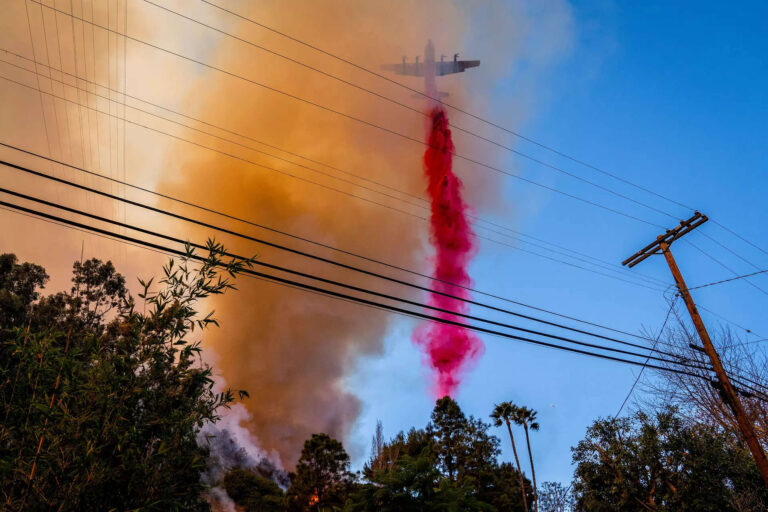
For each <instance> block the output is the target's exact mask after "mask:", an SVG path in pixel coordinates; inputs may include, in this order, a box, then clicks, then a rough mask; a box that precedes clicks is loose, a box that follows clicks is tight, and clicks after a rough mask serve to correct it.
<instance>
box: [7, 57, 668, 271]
mask: <svg viewBox="0 0 768 512" xmlns="http://www.w3.org/2000/svg"><path fill="white" fill-rule="evenodd" d="M0 51H2V52H5V53H6V54H9V55H13V56H15V57H18V58H20V59H23V60H26V61H30V62H33V61H32V60H31V59H29V58H27V57H24V56H23V55H20V54H17V53H14V52H11V51H8V50H7V49H4V48H0ZM0 62H4V63H6V64H8V65H10V66H13V67H16V68H18V69H22V70H24V71H27V72H29V73H35V72H34V71H33V70H30V69H27V68H25V67H23V66H20V65H18V64H14V63H11V62H8V61H4V60H0ZM36 64H39V65H42V66H44V67H46V68H48V69H52V70H55V71H58V72H61V73H63V74H65V75H68V76H71V77H72V78H73V79H74V80H76V83H77V81H83V82H85V83H86V84H92V85H94V86H96V87H100V88H103V89H106V90H107V91H109V92H114V93H117V94H121V95H124V96H125V97H128V98H131V99H134V100H137V101H140V102H142V103H146V104H147V105H150V106H152V107H155V108H158V109H161V110H165V111H167V112H170V113H172V114H174V115H178V116H180V117H183V118H186V119H189V120H191V121H194V122H196V123H201V124H204V125H206V126H210V127H211V128H214V129H216V130H221V131H224V132H227V133H230V134H232V135H233V136H236V137H239V138H244V139H248V140H251V141H253V142H256V143H257V144H260V145H263V146H268V147H270V148H273V149H276V150H278V151H280V152H283V153H287V154H290V155H292V156H296V157H298V158H301V159H303V160H307V161H310V162H313V163H316V164H319V165H322V166H324V167H328V168H330V169H333V170H335V171H338V172H340V173H343V174H346V175H349V176H353V177H355V178H357V179H360V180H362V181H366V182H369V183H373V184H375V185H378V186H380V187H382V188H385V189H388V190H392V191H394V192H398V193H400V194H403V195H405V196H409V197H412V198H414V199H416V200H417V201H418V202H419V204H414V203H412V202H409V201H406V200H404V199H402V198H400V197H396V196H393V195H391V194H388V193H385V192H381V191H379V190H375V189H373V188H369V187H366V186H364V185H360V184H359V183H355V182H353V181H350V180H346V179H343V178H339V177H338V176H334V175H332V174H329V173H326V172H324V171H321V170H319V169H316V168H314V167H310V166H307V165H304V164H301V163H299V162H295V161H293V160H289V159H286V158H282V157H280V156H278V155H275V154H273V153H268V152H265V151H262V150H261V149H259V148H256V147H254V146H251V145H245V144H242V143H240V142H238V141H235V140H232V139H228V138H225V137H221V136H220V135H217V134H214V133H211V132H208V131H205V130H201V129H199V128H196V127H194V126H189V125H187V124H184V123H180V122H178V121H176V120H174V119H169V118H167V117H164V116H160V115H158V114H156V113H154V112H150V111H148V110H144V109H140V108H138V107H135V106H132V105H126V104H125V103H122V106H123V107H124V108H125V107H126V106H127V108H130V109H132V110H135V111H137V112H141V113H144V114H147V115H151V116H153V117H157V118H158V119H162V120H164V121H167V122H170V123H173V124H176V125H179V126H182V127H184V128H187V129H189V130H193V131H195V132H198V133H203V134H205V135H208V136H210V137H213V138H216V139H218V140H222V141H225V142H228V143H231V144H234V145H237V146H240V147H243V148H245V149H248V150H250V151H254V152H256V153H260V154H263V155H266V156H268V157H270V158H274V159H276V160H280V161H283V162H286V163H289V164H291V165H295V166H297V167H301V168H304V169H307V170H309V171H312V172H315V173H318V174H321V175H323V176H326V177H330V178H332V179H335V180H339V181H342V182H344V183H348V184H351V185H353V186H355V187H358V188H362V189H365V190H369V191H371V192H375V193H378V194H382V195H384V196H385V197H389V198H391V199H394V200H397V201H403V202H404V203H405V204H408V205H411V206H414V207H416V208H420V209H422V210H425V211H429V208H428V205H429V202H428V201H427V200H425V199H424V198H423V197H421V196H418V195H416V194H412V193H409V192H406V191H403V190H400V189H398V188H395V187H392V186H389V185H386V184H383V183H381V182H378V181H376V180H372V179H370V178H367V177H365V176H361V175H359V174H355V173H352V172H350V171H345V170H343V169H340V168H338V167H335V166H332V165H329V164H327V163H324V162H320V161H317V160H314V159H312V158H308V157H306V156H304V155H301V154H298V153H295V152H291V151H288V150H285V149H283V148H279V147H277V146H274V145H271V144H269V143H266V142H264V141H262V140H258V139H255V138H253V137H250V136H247V135H243V134H239V133H237V132H234V131H231V130H228V129H226V128H223V127H221V126H217V125H215V124H212V123H209V122H207V121H204V120H202V119H199V118H195V117H192V116H189V115H186V114H184V113H182V112H178V111H176V110H173V109H169V108H167V107H164V106H162V105H158V104H156V103H152V102H150V101H147V100H145V99H143V98H140V97H137V96H132V95H130V94H123V93H122V91H119V90H115V89H111V88H109V87H107V86H104V85H103V84H100V83H98V82H92V81H89V80H85V79H82V78H80V77H78V76H76V75H72V74H71V73H67V72H65V71H62V70H60V69H57V68H53V67H50V66H45V65H44V64H41V63H36ZM47 78H48V79H50V80H52V81H55V82H57V83H61V84H62V85H65V86H68V87H74V88H77V90H78V91H80V90H81V89H80V88H79V86H78V85H72V84H69V83H67V82H65V81H63V80H57V79H55V78H52V77H51V76H50V73H49V75H47ZM84 92H85V93H86V94H92V95H94V96H96V97H99V98H103V99H105V100H107V101H111V102H115V101H116V100H114V99H112V98H111V97H110V96H104V95H101V94H98V93H94V92H90V91H88V90H85V91H84ZM46 94H47V93H46ZM57 97H58V96H57ZM62 99H64V100H65V101H71V100H69V99H67V98H66V97H64V98H62ZM77 105H78V106H83V105H82V104H80V103H77ZM85 108H91V107H89V106H85ZM98 112H100V113H103V114H105V115H108V116H113V115H114V114H111V113H107V112H102V111H98ZM118 118H119V119H121V120H123V121H124V122H125V118H120V117H119V116H118ZM128 122H129V123H130V121H128ZM142 126H143V125H142ZM161 133H163V134H166V133H165V132H161ZM166 135H167V134H166ZM184 140H185V141H186V139H184ZM209 149H210V148H209ZM214 151H215V150H214ZM270 170H272V169H270ZM311 183H313V184H316V183H315V182H311ZM355 197H357V196H355ZM376 204H378V203H376ZM398 211H401V212H402V210H398ZM403 213H407V214H409V215H411V213H410V212H403ZM469 217H470V218H471V219H472V220H474V221H476V222H480V223H483V224H487V225H490V226H493V227H494V228H499V229H503V230H504V231H509V232H511V233H514V234H515V235H517V236H519V237H524V238H517V237H513V236H511V235H508V234H506V233H500V232H498V231H495V230H494V229H490V228H488V227H486V226H484V225H477V226H476V227H478V228H480V229H484V230H486V231H488V232H490V233H494V234H496V235H499V236H503V237H510V238H512V239H514V240H516V241H519V242H522V243H525V244H529V245H532V246H534V247H538V248H541V249H544V250H547V251H550V252H554V253H555V254H560V255H563V256H567V257H569V258H573V259H575V260H578V261H582V262H584V263H587V264H589V265H594V266H597V267H599V268H603V269H605V270H608V271H610V272H617V273H619V274H621V275H622V277H623V278H626V277H627V274H626V272H624V271H623V269H622V268H621V267H620V266H618V265H615V264H613V263H611V262H608V261H605V260H602V259H600V258H596V257H594V256H591V255H587V254H584V253H581V252H579V251H576V250H573V249H569V248H567V247H563V246H560V245H558V244H554V243H552V242H549V241H546V240H542V239H540V238H537V237H534V236H531V235H528V234H526V233H523V232H521V231H518V230H515V229H512V228H509V227H507V226H504V225H501V224H498V223H496V222H493V221H490V220H488V219H486V218H483V217H480V216H477V215H473V214H469ZM480 238H484V239H487V240H490V241H494V242H497V243H501V242H499V241H498V240H495V239H488V238H485V237H482V236H480ZM528 238H530V239H532V240H535V241H537V242H542V243H544V244H547V245H550V246H553V247H555V248H557V249H562V250H565V251H567V252H569V253H573V254H576V255H578V256H581V257H584V258H588V259H589V260H594V262H593V261H587V260H585V259H583V258H581V257H577V256H573V255H572V254H563V253H562V252H560V251H558V250H555V249H552V248H551V247H544V246H541V245H538V244H536V243H534V242H531V241H529V240H527V239H528ZM504 245H506V244H504ZM516 249H518V250H521V249H519V248H516ZM533 254H535V253H533ZM595 262H598V263H600V264H601V265H598V264H597V263H595ZM606 266H607V267H615V269H614V268H606ZM636 277H638V278H639V279H641V280H643V281H648V282H650V281H653V282H654V284H664V285H666V283H665V282H664V281H662V280H660V279H657V278H654V277H651V276H648V275H645V274H640V275H639V276H636Z"/></svg>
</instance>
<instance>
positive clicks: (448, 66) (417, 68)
mask: <svg viewBox="0 0 768 512" xmlns="http://www.w3.org/2000/svg"><path fill="white" fill-rule="evenodd" d="M479 65H480V61H479V60H452V61H447V62H444V61H441V62H427V63H424V62H403V63H401V64H386V65H384V66H382V69H384V70H386V71H392V72H394V73H397V74H398V75H407V76H424V73H425V68H426V66H434V68H435V75H436V76H443V75H451V74H453V73H463V72H464V71H465V70H466V69H468V68H476V67H478V66H479Z"/></svg>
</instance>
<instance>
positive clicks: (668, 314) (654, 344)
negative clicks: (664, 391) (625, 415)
mask: <svg viewBox="0 0 768 512" xmlns="http://www.w3.org/2000/svg"><path fill="white" fill-rule="evenodd" d="M676 300H677V296H675V298H673V299H672V300H671V301H670V303H669V310H668V311H667V316H666V317H665V318H664V323H662V324H661V329H659V334H658V335H657V336H656V339H655V340H654V342H653V347H651V353H653V351H655V350H656V345H657V344H658V343H659V339H660V338H661V335H662V334H663V333H664V329H665V328H666V327H667V322H668V321H669V316H670V315H671V314H672V309H673V308H674V307H675V301H676ZM649 361H650V356H649V358H648V359H646V360H645V362H646V363H648V362H649ZM643 370H645V365H643V366H642V367H640V371H639V372H638V374H637V377H636V378H635V381H634V382H633V383H632V387H631V388H629V392H628V393H627V396H626V397H625V398H624V401H623V402H621V407H619V410H618V411H617V412H616V414H614V415H613V417H614V418H618V417H619V415H620V414H621V411H623V410H624V406H625V405H626V404H627V401H628V400H629V397H630V396H632V392H633V391H634V390H635V386H637V383H638V382H639V381H640V377H642V376H643Z"/></svg>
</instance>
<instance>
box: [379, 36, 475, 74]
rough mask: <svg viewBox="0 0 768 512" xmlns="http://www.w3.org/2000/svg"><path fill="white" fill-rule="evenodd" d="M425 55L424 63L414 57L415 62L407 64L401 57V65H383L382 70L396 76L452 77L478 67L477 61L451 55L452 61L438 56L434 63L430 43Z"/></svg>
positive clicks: (433, 53) (433, 54)
mask: <svg viewBox="0 0 768 512" xmlns="http://www.w3.org/2000/svg"><path fill="white" fill-rule="evenodd" d="M425 53H426V55H425V58H424V62H419V57H418V56H417V57H416V62H413V63H409V62H406V61H405V57H403V62H402V64H385V65H384V66H382V69H384V70H386V71H394V72H395V73H397V74H398V75H407V76H426V75H432V73H434V75H432V76H443V75H452V74H453V73H463V72H464V71H465V70H467V69H469V68H476V67H478V66H479V65H480V61H479V60H459V54H458V53H455V54H454V55H453V61H448V62H446V61H445V55H441V56H440V62H435V50H434V47H433V46H432V41H430V42H429V43H427V48H426V52H425Z"/></svg>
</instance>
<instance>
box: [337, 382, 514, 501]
mask: <svg viewBox="0 0 768 512" xmlns="http://www.w3.org/2000/svg"><path fill="white" fill-rule="evenodd" d="M489 427H490V426H489V425H488V424H486V423H484V422H482V421H480V420H478V419H475V418H473V417H472V416H469V417H467V416H466V415H465V414H464V413H463V412H462V411H461V408H460V407H459V406H458V404H457V403H456V402H455V401H454V400H452V399H451V398H449V397H444V398H441V399H439V400H438V401H437V402H436V403H435V408H434V410H433V412H432V418H431V421H430V423H429V424H428V425H427V427H426V428H425V429H411V430H410V431H409V432H408V433H407V434H404V433H402V432H400V433H399V434H397V435H396V436H395V437H394V438H393V439H392V440H390V441H389V442H385V443H384V444H383V446H382V447H381V449H378V448H377V449H376V450H375V452H376V455H375V456H373V457H372V459H371V461H369V462H368V463H367V464H366V465H365V468H364V470H363V476H364V477H365V479H366V480H367V482H369V483H364V484H361V485H358V486H357V488H356V489H355V491H354V492H353V493H352V496H351V499H350V505H349V507H348V508H349V510H353V511H357V510H360V511H362V510H419V511H428V510H489V511H490V510H504V511H508V510H518V511H522V510H525V509H524V508H523V504H522V501H521V500H520V495H521V493H520V488H519V480H518V474H517V472H516V470H515V469H514V467H513V466H512V465H510V464H499V463H498V461H497V457H498V455H499V440H498V438H496V437H495V436H492V435H490V434H488V429H489ZM377 446H378V445H377Z"/></svg>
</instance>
